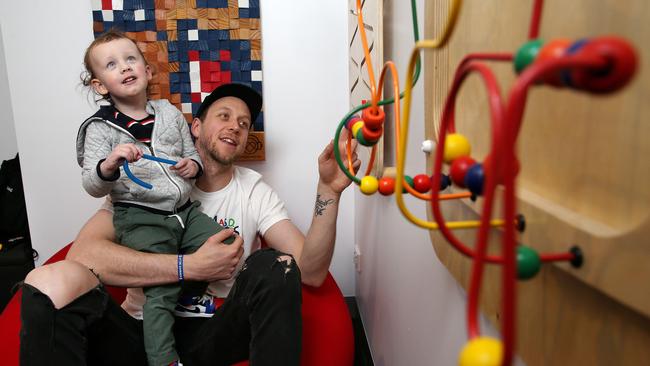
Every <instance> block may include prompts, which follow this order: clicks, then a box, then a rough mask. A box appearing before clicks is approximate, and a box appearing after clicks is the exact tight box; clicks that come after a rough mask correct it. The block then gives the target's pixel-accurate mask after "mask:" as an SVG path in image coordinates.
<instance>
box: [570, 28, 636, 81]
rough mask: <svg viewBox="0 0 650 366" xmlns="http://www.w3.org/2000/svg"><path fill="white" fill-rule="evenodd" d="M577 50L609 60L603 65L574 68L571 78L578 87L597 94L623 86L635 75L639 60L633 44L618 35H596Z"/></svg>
mask: <svg viewBox="0 0 650 366" xmlns="http://www.w3.org/2000/svg"><path fill="white" fill-rule="evenodd" d="M576 54H580V55H584V56H586V57H593V58H601V59H603V60H605V61H606V65H605V67H603V68H601V69H597V70H594V69H586V68H574V69H573V70H572V71H571V80H572V82H573V84H574V85H575V87H576V88H578V89H582V90H586V91H588V92H590V93H596V94H604V93H611V92H614V91H617V90H619V89H621V88H622V87H623V86H625V85H626V84H627V83H628V82H629V81H630V80H631V79H632V76H634V74H635V72H636V68H637V64H638V57H637V54H636V51H635V50H634V48H633V47H632V46H631V45H630V44H629V43H628V42H627V41H625V40H624V39H622V38H618V37H599V38H594V39H592V40H591V41H589V42H588V43H587V44H585V45H584V46H583V47H581V48H580V49H579V50H578V51H577V52H576Z"/></svg>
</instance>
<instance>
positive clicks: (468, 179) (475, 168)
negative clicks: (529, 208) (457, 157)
mask: <svg viewBox="0 0 650 366" xmlns="http://www.w3.org/2000/svg"><path fill="white" fill-rule="evenodd" d="M484 181H485V172H484V171H483V164H474V165H472V166H471V167H470V168H469V169H467V174H465V186H467V188H468V189H469V190H470V192H472V193H474V194H475V195H477V196H480V195H482V194H483V182H484Z"/></svg>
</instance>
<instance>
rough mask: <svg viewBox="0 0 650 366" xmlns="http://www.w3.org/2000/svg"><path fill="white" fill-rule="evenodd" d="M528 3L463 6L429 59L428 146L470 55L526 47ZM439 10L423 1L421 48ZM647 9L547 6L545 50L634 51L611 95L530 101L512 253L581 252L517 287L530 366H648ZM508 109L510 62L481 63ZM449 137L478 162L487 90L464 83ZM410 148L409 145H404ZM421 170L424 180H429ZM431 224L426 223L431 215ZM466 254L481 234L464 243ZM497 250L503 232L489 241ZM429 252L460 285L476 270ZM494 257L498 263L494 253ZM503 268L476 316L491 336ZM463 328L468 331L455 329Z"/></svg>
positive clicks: (443, 5) (615, 4)
mask: <svg viewBox="0 0 650 366" xmlns="http://www.w3.org/2000/svg"><path fill="white" fill-rule="evenodd" d="M532 5H533V1H532V0H529V1H522V0H466V1H464V2H463V7H462V9H461V12H460V17H459V22H458V24H457V26H456V29H455V31H454V34H453V35H452V38H451V39H450V41H449V44H448V46H447V48H445V49H444V50H441V51H437V52H436V51H426V53H425V55H426V56H425V69H424V72H425V78H424V82H425V83H426V84H425V94H426V98H425V99H426V105H425V108H426V120H427V122H426V127H425V131H426V132H425V133H426V135H427V136H426V137H427V138H431V139H434V138H435V128H434V126H435V124H437V123H439V117H440V110H441V106H442V103H443V102H444V98H445V97H446V95H447V90H448V88H449V86H450V83H451V78H452V75H453V73H454V71H455V69H456V66H457V65H458V62H459V61H460V60H461V58H462V57H463V56H465V55H466V54H468V53H470V52H485V51H489V52H514V51H516V49H517V48H518V47H519V46H520V45H521V44H522V43H523V42H525V41H526V39H527V35H528V22H529V19H530V14H531V10H532ZM447 8H448V1H442V0H440V1H430V2H427V9H426V17H425V27H426V32H425V37H426V38H429V39H430V38H434V36H435V35H436V34H438V33H439V29H440V28H441V26H442V23H444V20H445V18H446V10H447ZM647 19H650V4H649V3H648V2H647V1H645V0H630V1H625V2H620V1H606V0H599V1H595V0H574V1H570V2H567V1H560V0H547V1H545V6H544V10H543V17H542V25H541V33H540V36H541V38H542V39H552V38H559V37H564V38H569V39H578V38H582V37H594V36H600V35H620V36H622V37H624V38H627V39H628V40H630V41H631V42H632V43H633V44H634V45H635V46H636V48H637V50H638V51H639V56H640V65H639V66H640V67H639V72H638V73H637V75H636V77H635V79H634V81H633V82H632V83H631V84H630V85H629V86H628V87H627V88H625V89H624V90H623V91H621V92H619V93H616V94H614V95H606V96H592V95H588V94H585V93H578V92H575V91H571V90H560V89H555V88H552V87H548V86H543V87H537V88H535V89H533V91H532V92H531V93H530V94H529V98H528V103H527V108H526V113H525V116H524V122H523V127H522V131H521V133H520V137H519V140H518V141H519V143H518V152H519V157H520V160H521V165H522V171H521V173H520V175H519V178H518V181H517V184H518V198H519V200H518V208H519V211H520V212H522V213H524V214H525V215H526V219H527V223H528V225H527V230H526V232H525V233H524V234H523V235H521V237H520V242H521V243H523V244H526V245H528V246H531V247H533V248H535V249H536V250H538V251H539V252H543V253H547V252H561V251H565V250H568V248H569V247H570V246H571V245H573V244H577V245H579V246H580V247H581V248H582V249H583V251H584V252H585V264H584V266H583V267H582V268H580V269H574V268H571V267H570V266H569V265H568V264H551V265H548V264H547V265H544V267H543V269H542V271H541V273H540V274H538V275H537V277H536V278H534V279H533V280H530V281H525V282H519V283H518V291H519V296H518V301H519V305H518V340H517V341H518V345H517V350H518V353H519V354H520V356H522V358H523V359H524V360H525V361H526V362H527V363H528V364H529V365H565V364H566V365H570V364H572V365H573V364H574V365H642V364H643V365H647V364H650V347H648V345H649V344H650V319H649V317H650V265H648V263H650V193H649V192H648V189H647V187H648V183H647V182H648V181H650V160H649V159H648V156H649V153H650V138H649V137H650V121H649V119H650V103H648V98H649V96H650V94H649V93H648V91H649V90H648V89H649V88H650V73H648V71H647V70H649V69H650V52H648V50H647V47H646V45H647V44H648V40H649V38H650V37H649V36H650V22H648V21H647ZM490 65H491V67H492V68H493V70H494V71H495V74H496V76H497V78H498V80H499V82H500V83H501V87H502V93H503V95H504V97H505V96H507V94H508V91H509V89H510V87H511V86H512V84H513V82H514V80H515V75H514V72H513V71H512V66H511V64H510V63H501V64H498V63H491V64H490ZM456 111H457V129H458V132H460V133H463V134H465V135H466V136H468V138H469V139H470V141H471V143H472V148H473V151H472V156H473V157H474V158H476V159H478V160H482V159H483V158H484V157H485V154H486V152H487V150H488V149H489V139H490V131H489V128H487V127H488V126H489V120H488V109H487V103H486V96H485V91H484V88H483V85H482V82H481V81H480V79H479V78H478V77H475V76H471V77H470V78H469V80H468V81H467V82H466V83H465V86H464V87H463V90H462V91H461V95H460V97H459V98H458V100H457V108H456ZM411 143H414V142H411ZM431 164H432V162H431V159H429V162H428V165H429V167H428V168H429V171H430V169H431ZM443 207H445V209H444V212H445V214H446V217H447V218H448V219H449V220H452V219H462V218H472V219H475V218H477V217H478V216H477V214H476V212H477V210H478V209H479V208H480V200H479V202H477V203H472V202H470V201H466V202H462V203H459V202H457V203H450V204H445V205H444V206H443ZM429 219H430V220H432V219H433V218H432V216H431V213H430V212H429ZM459 235H460V237H461V239H463V241H464V242H465V243H468V244H470V245H473V243H474V240H475V236H476V232H475V231H473V230H472V231H466V232H463V233H459ZM492 236H493V238H492V240H491V243H493V244H492V247H493V248H492V249H494V248H497V245H498V243H499V242H500V241H499V238H498V237H499V232H498V230H495V231H494V232H493V233H492ZM431 240H432V243H433V245H434V248H435V249H436V253H437V254H438V256H439V257H440V259H441V261H442V262H443V263H445V265H447V267H448V268H449V270H450V271H451V273H452V274H453V275H454V276H455V277H456V278H457V279H458V280H459V281H460V282H461V283H462V284H463V285H464V286H466V285H467V283H468V278H469V269H470V266H471V261H470V260H469V259H467V258H464V257H462V256H461V255H460V254H459V253H457V252H456V251H455V250H454V249H453V248H451V246H450V245H449V244H447V243H446V241H444V239H443V238H442V237H441V235H440V234H439V233H436V232H432V233H431ZM493 251H494V250H493ZM499 277H500V268H499V267H496V266H490V267H489V269H488V276H487V278H486V279H485V281H484V284H483V287H482V293H481V295H482V306H483V311H484V312H485V313H486V315H487V316H488V317H489V318H490V319H491V320H493V321H494V322H495V324H497V326H498V319H499V317H500V314H499V311H500V310H499V306H500V305H499V302H500V298H501V289H500V282H499V281H500V280H499ZM459 326H465V325H459Z"/></svg>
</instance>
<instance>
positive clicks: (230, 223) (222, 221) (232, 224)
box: [212, 215, 241, 236]
mask: <svg viewBox="0 0 650 366" xmlns="http://www.w3.org/2000/svg"><path fill="white" fill-rule="evenodd" d="M212 219H213V220H214V221H215V222H216V223H217V224H219V225H221V226H223V227H224V228H226V229H233V230H235V234H237V235H240V236H241V234H240V233H239V225H238V224H237V220H235V219H234V218H232V217H231V218H227V217H226V218H219V217H218V215H215V216H214V217H213V218H212Z"/></svg>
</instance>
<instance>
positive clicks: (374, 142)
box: [354, 128, 377, 147]
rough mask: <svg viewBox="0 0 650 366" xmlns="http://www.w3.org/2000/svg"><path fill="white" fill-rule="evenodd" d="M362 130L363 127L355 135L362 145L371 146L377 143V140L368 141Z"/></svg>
mask: <svg viewBox="0 0 650 366" xmlns="http://www.w3.org/2000/svg"><path fill="white" fill-rule="evenodd" d="M362 130H363V128H360V129H359V130H358V131H357V134H356V135H355V136H354V138H355V139H357V141H359V143H360V144H361V145H363V146H368V147H370V146H372V145H374V144H376V143H377V141H368V140H366V139H365V138H364V137H363V131H362Z"/></svg>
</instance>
